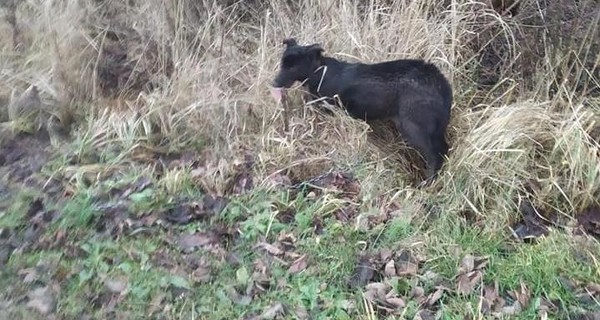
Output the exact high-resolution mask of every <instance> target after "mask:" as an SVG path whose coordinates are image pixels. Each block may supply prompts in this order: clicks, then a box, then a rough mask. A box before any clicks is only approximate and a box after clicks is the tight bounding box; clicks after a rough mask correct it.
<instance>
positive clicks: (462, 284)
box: [456, 271, 483, 295]
mask: <svg viewBox="0 0 600 320" xmlns="http://www.w3.org/2000/svg"><path fill="white" fill-rule="evenodd" d="M482 277H483V274H482V273H481V271H471V272H469V273H467V274H461V275H460V276H458V281H457V289H456V290H457V291H458V293H459V294H464V295H467V294H469V293H471V291H473V289H474V288H475V286H476V285H477V283H478V282H479V280H481V278H482Z"/></svg>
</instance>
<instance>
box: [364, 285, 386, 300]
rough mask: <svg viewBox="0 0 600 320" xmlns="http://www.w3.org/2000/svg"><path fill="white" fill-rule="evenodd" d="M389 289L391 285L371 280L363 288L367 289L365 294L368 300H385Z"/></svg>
mask: <svg viewBox="0 0 600 320" xmlns="http://www.w3.org/2000/svg"><path fill="white" fill-rule="evenodd" d="M391 289H392V287H391V286H390V285H389V284H386V283H381V282H373V283H369V284H367V285H366V286H365V290H366V291H367V292H366V293H365V295H366V296H367V297H368V298H369V299H370V301H376V300H385V299H386V295H387V293H388V292H389V291H390V290H391Z"/></svg>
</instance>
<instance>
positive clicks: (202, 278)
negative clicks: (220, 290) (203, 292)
mask: <svg viewBox="0 0 600 320" xmlns="http://www.w3.org/2000/svg"><path fill="white" fill-rule="evenodd" d="M191 277H192V280H194V282H196V283H206V282H209V281H210V279H211V272H210V269H209V268H208V267H204V266H199V267H198V268H196V269H195V270H194V271H192V274H191Z"/></svg>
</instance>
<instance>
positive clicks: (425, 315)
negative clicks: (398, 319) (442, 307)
mask: <svg viewBox="0 0 600 320" xmlns="http://www.w3.org/2000/svg"><path fill="white" fill-rule="evenodd" d="M413 320H435V313H434V312H433V311H431V310H425V309H424V310H419V312H417V313H416V314H415V317H414V318H413Z"/></svg>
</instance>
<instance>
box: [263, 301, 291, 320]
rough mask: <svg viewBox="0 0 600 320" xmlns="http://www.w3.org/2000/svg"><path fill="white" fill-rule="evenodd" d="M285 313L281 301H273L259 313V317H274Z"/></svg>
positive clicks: (268, 319)
mask: <svg viewBox="0 0 600 320" xmlns="http://www.w3.org/2000/svg"><path fill="white" fill-rule="evenodd" d="M283 315H285V308H284V306H283V304H282V303H281V302H277V303H274V304H273V305H271V306H270V307H269V308H268V309H267V310H265V311H264V312H263V313H262V314H261V315H260V319H267V320H270V319H275V318H276V317H277V316H283Z"/></svg>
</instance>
